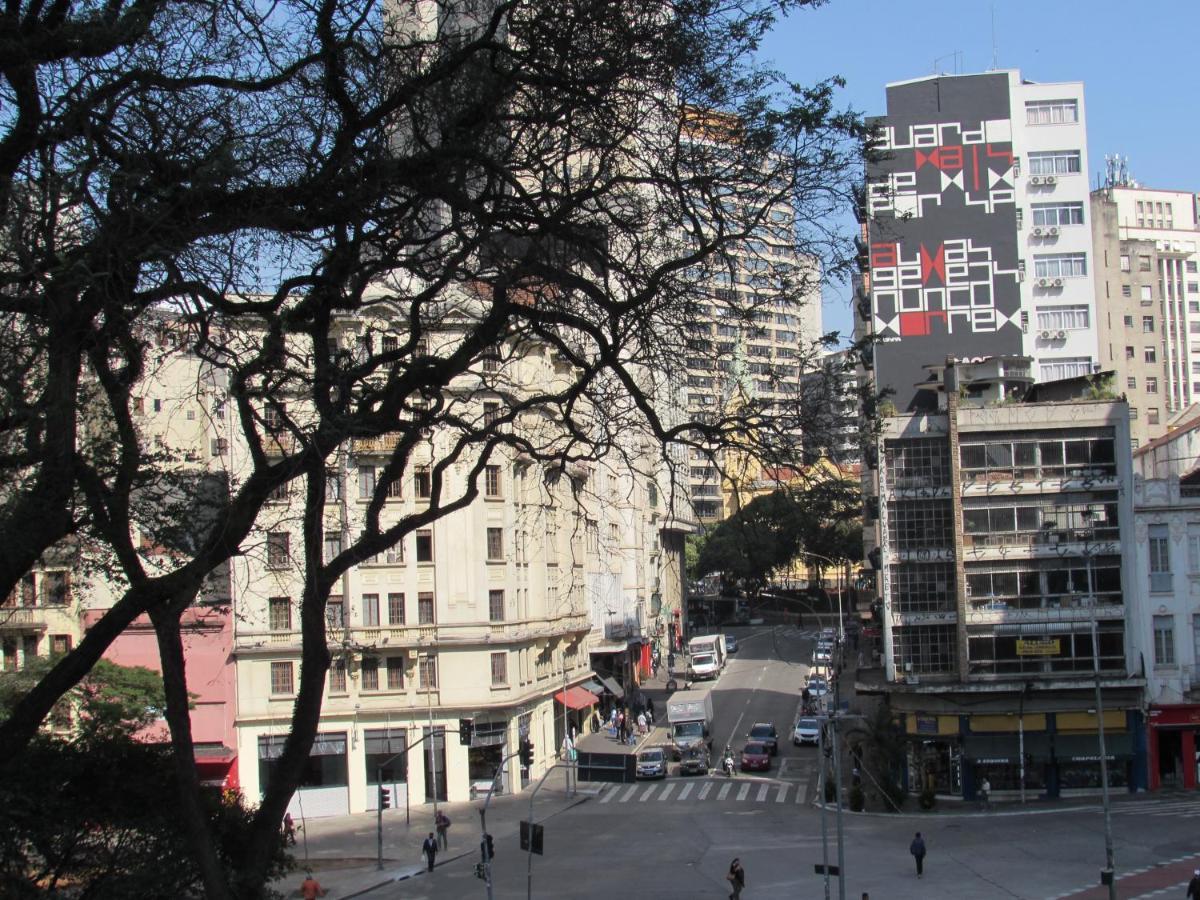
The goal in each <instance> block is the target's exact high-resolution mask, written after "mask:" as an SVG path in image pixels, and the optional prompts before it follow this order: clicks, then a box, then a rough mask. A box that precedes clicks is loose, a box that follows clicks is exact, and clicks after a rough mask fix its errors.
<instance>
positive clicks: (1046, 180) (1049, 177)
mask: <svg viewBox="0 0 1200 900" xmlns="http://www.w3.org/2000/svg"><path fill="white" fill-rule="evenodd" d="M1056 181H1058V179H1057V178H1055V177H1054V176H1053V175H1044V176H1042V184H1054V183H1055V182H1056Z"/></svg>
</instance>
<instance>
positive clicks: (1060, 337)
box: [1055, 331, 1067, 341]
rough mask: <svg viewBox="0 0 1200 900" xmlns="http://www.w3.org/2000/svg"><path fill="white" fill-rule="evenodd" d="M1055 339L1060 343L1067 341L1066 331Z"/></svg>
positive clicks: (1061, 332)
mask: <svg viewBox="0 0 1200 900" xmlns="http://www.w3.org/2000/svg"><path fill="white" fill-rule="evenodd" d="M1055 337H1056V338H1058V339H1059V340H1060V341H1065V340H1066V339H1067V333H1066V332H1065V331H1059V333H1058V334H1056V335H1055Z"/></svg>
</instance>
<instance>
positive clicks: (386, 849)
mask: <svg viewBox="0 0 1200 900" xmlns="http://www.w3.org/2000/svg"><path fill="white" fill-rule="evenodd" d="M532 789H533V788H532V786H531V787H530V788H529V789H528V790H530V791H531V790H532ZM588 799H590V797H589V795H588V794H586V793H584V792H579V793H578V794H573V795H571V796H568V795H567V793H566V790H565V783H564V773H563V772H562V771H561V770H560V771H555V772H551V773H550V775H549V776H548V777H547V779H546V784H545V786H543V787H542V789H541V790H540V791H539V792H538V794H537V796H536V798H535V804H536V805H535V812H534V815H535V818H536V820H537V821H539V822H542V821H545V820H546V819H548V818H550V817H552V816H555V815H558V814H559V813H561V812H564V811H566V810H568V809H570V808H571V807H573V806H576V805H578V804H580V803H583V802H586V801H587V800H588ZM482 808H483V801H482V800H476V801H473V802H470V803H439V804H438V809H440V810H444V811H445V813H446V815H447V816H448V817H449V818H450V821H451V823H452V824H451V826H450V831H449V849H448V850H445V851H442V852H441V853H439V854H438V855H437V864H436V866H435V868H434V871H433V873H429V872H428V871H427V867H426V865H425V859H424V856H423V855H422V854H421V844H422V842H423V841H424V840H425V838H426V836H427V835H428V834H429V832H430V831H432V830H433V807H432V805H431V804H421V805H419V806H414V807H413V808H412V810H411V819H412V822H411V824H409V825H406V824H405V821H404V810H402V809H400V810H396V809H389V810H385V811H384V814H383V869H382V870H380V869H379V868H378V865H377V862H376V847H377V844H376V841H377V837H376V834H377V832H376V814H375V813H373V812H370V813H359V814H356V815H352V816H339V817H335V818H321V819H310V820H308V821H307V822H306V823H304V826H305V827H304V830H303V831H300V830H299V829H298V830H297V835H296V846H295V847H292V848H290V849H291V852H292V855H293V856H294V858H295V860H296V869H295V870H294V871H293V872H291V873H290V874H288V875H286V876H285V877H283V878H281V879H279V880H278V881H276V882H275V883H274V884H272V885H271V886H272V887H273V888H274V889H275V890H277V891H279V892H280V893H281V894H283V895H284V896H285V897H298V896H299V895H300V882H302V881H303V880H304V874H305V870H306V869H308V868H311V869H312V871H313V874H314V875H315V876H316V878H317V880H318V881H320V882H321V886H322V887H324V888H325V889H326V890H327V891H328V892H329V893H328V894H327V897H328V898H329V900H346V898H350V897H360V896H363V895H366V894H369V893H371V892H372V891H375V890H377V889H379V888H382V887H385V886H387V885H389V884H394V883H396V882H399V881H407V880H409V879H412V878H427V877H434V878H436V877H437V869H439V868H441V867H442V866H444V865H447V864H449V863H452V862H455V861H456V860H462V859H463V858H464V857H467V858H468V861H467V862H464V863H463V864H470V865H474V864H475V863H476V862H478V861H479V859H480V855H479V841H480V821H479V810H480V809H482ZM528 817H529V793H528V791H526V792H522V793H519V794H510V795H507V796H501V797H494V798H493V799H492V802H491V804H490V805H489V806H488V810H487V830H488V833H489V834H491V835H492V838H493V840H494V841H495V843H496V844H497V845H501V844H505V845H507V844H511V845H513V847H515V846H516V843H517V835H518V832H519V828H520V825H519V823H520V821H521V820H522V819H526V818H528ZM297 824H299V823H297ZM497 852H498V851H497Z"/></svg>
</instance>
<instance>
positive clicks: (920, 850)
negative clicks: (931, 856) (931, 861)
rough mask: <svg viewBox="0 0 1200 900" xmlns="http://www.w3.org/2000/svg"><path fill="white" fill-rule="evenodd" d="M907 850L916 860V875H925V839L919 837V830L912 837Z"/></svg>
mask: <svg viewBox="0 0 1200 900" xmlns="http://www.w3.org/2000/svg"><path fill="white" fill-rule="evenodd" d="M908 852H909V853H911V854H912V855H913V859H915V860H916V861H917V877H918V878H924V877H925V839H924V838H923V837H921V832H919V831H918V832H917V836H916V837H915V838H913V842H912V843H911V844H909V846H908Z"/></svg>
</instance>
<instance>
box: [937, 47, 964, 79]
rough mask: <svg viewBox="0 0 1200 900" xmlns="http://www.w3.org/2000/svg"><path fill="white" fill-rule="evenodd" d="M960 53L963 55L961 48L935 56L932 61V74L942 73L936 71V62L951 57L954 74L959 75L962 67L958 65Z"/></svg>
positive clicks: (960, 57)
mask: <svg viewBox="0 0 1200 900" xmlns="http://www.w3.org/2000/svg"><path fill="white" fill-rule="evenodd" d="M962 55H963V52H962V51H961V50H955V51H954V52H953V53H946V54H943V55H942V56H939V57H937V58H936V59H934V61H933V74H934V75H939V74H942V73H939V72H938V63H940V62H941V61H942V60H943V59H952V60H954V74H955V75H961V74H962V69H961V66H960V61H961V59H962Z"/></svg>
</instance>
